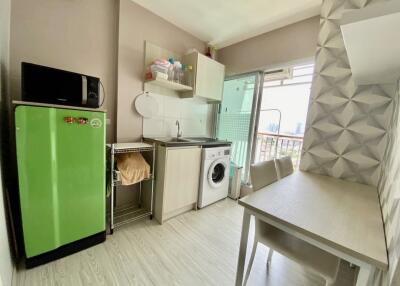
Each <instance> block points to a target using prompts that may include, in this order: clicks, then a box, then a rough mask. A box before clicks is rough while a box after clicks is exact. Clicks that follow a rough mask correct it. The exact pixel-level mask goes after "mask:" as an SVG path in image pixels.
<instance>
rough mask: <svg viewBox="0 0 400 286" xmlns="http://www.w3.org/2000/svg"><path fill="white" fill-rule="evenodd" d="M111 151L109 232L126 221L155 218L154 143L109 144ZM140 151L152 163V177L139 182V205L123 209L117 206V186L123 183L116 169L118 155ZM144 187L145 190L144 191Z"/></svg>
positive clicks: (109, 166)
mask: <svg viewBox="0 0 400 286" xmlns="http://www.w3.org/2000/svg"><path fill="white" fill-rule="evenodd" d="M107 147H108V152H109V156H108V158H110V159H109V164H108V169H109V172H110V173H109V174H110V176H109V183H108V186H109V190H110V194H109V197H110V198H109V200H108V203H109V215H108V220H109V222H108V225H109V233H111V234H112V233H113V231H114V228H117V227H119V226H121V225H124V224H126V223H129V222H132V221H135V220H138V219H141V218H145V217H148V216H149V217H150V219H152V218H153V197H154V162H155V146H154V144H153V145H152V144H147V143H142V142H136V143H114V144H108V145H107ZM134 152H140V153H141V154H142V156H143V157H144V158H145V160H146V161H147V163H149V164H150V174H151V175H150V178H149V179H147V180H144V181H141V182H139V183H137V184H139V205H138V206H129V207H125V208H121V209H117V208H116V198H117V186H119V185H121V181H120V173H119V171H118V170H117V169H116V162H115V160H116V158H115V157H116V156H115V155H117V154H122V153H134ZM142 188H144V189H145V190H143V191H144V192H142Z"/></svg>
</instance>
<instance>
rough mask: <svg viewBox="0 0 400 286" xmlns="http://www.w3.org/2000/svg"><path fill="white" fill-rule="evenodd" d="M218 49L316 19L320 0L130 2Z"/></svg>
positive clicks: (141, 0) (173, 0)
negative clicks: (304, 20) (303, 21)
mask: <svg viewBox="0 0 400 286" xmlns="http://www.w3.org/2000/svg"><path fill="white" fill-rule="evenodd" d="M132 1H133V2H135V3H137V4H139V5H140V6H142V7H144V8H146V9H147V10H150V11H152V12H153V13H154V14H156V15H158V16H160V17H161V18H164V19H165V20H167V21H169V22H171V23H173V24H174V25H176V26H178V27H180V28H181V29H183V30H185V31H186V32H188V33H190V34H192V35H194V36H196V37H197V38H199V39H200V40H202V41H205V42H207V43H209V44H211V45H213V46H215V47H217V48H222V47H226V46H229V45H232V44H234V43H237V42H240V41H243V40H246V39H248V38H251V37H254V36H257V35H260V34H262V33H265V32H269V31H272V30H275V29H278V28H280V27H283V26H286V25H289V24H292V23H295V22H298V21H301V20H303V19H307V18H309V17H312V16H315V15H319V13H320V7H321V3H322V0H229V1H228V0H201V1H198V0H132Z"/></svg>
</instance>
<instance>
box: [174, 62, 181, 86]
mask: <svg viewBox="0 0 400 286" xmlns="http://www.w3.org/2000/svg"><path fill="white" fill-rule="evenodd" d="M181 73H182V64H181V63H180V62H179V61H175V62H174V82H176V83H181Z"/></svg>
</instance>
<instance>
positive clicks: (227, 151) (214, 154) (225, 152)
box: [206, 149, 231, 160]
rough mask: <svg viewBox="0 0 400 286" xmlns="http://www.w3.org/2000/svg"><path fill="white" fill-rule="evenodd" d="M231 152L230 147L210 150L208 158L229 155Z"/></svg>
mask: <svg viewBox="0 0 400 286" xmlns="http://www.w3.org/2000/svg"><path fill="white" fill-rule="evenodd" d="M230 154H231V150H230V149H220V150H213V151H212V152H208V154H207V155H206V160H213V159H217V158H222V157H228V156H229V155H230Z"/></svg>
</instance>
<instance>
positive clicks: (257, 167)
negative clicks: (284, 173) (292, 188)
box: [250, 160, 278, 191]
mask: <svg viewBox="0 0 400 286" xmlns="http://www.w3.org/2000/svg"><path fill="white" fill-rule="evenodd" d="M250 177H251V183H252V185H253V191H258V190H259V189H261V188H263V187H265V186H268V185H270V184H272V183H273V182H276V181H277V180H278V174H277V172H276V168H275V162H274V160H270V161H264V162H260V163H257V164H253V165H251V166H250Z"/></svg>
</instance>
